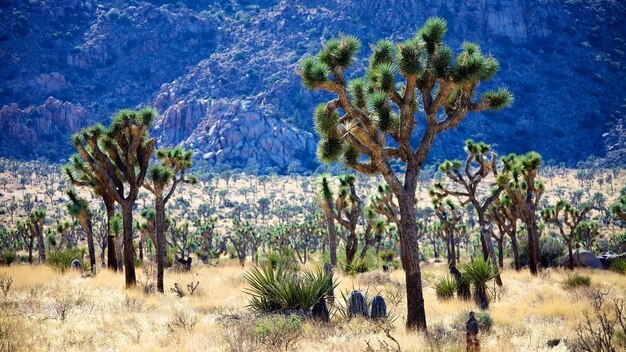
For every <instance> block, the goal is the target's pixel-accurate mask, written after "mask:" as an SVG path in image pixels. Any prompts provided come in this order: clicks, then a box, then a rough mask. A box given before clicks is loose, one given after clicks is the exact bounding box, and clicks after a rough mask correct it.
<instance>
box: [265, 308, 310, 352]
mask: <svg viewBox="0 0 626 352" xmlns="http://www.w3.org/2000/svg"><path fill="white" fill-rule="evenodd" d="M253 331H254V335H255V336H256V337H257V339H258V341H259V342H260V343H261V344H262V345H264V346H265V347H267V349H268V350H270V351H278V350H284V351H290V350H293V348H294V347H295V345H296V344H297V343H298V341H299V340H300V339H302V335H303V332H304V328H303V326H302V321H301V319H300V317H299V316H297V315H295V314H292V315H289V316H283V315H270V316H267V317H264V318H261V319H258V320H257V321H256V322H255V324H254V329H253Z"/></svg>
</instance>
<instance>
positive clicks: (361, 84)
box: [348, 78, 367, 109]
mask: <svg viewBox="0 0 626 352" xmlns="http://www.w3.org/2000/svg"><path fill="white" fill-rule="evenodd" d="M366 85H367V83H366V81H365V80H364V79H363V78H356V79H353V80H351V81H350V83H348V92H349V93H350V95H351V96H352V103H353V104H354V106H356V107H357V108H359V109H363V108H365V106H366V104H367V87H366Z"/></svg>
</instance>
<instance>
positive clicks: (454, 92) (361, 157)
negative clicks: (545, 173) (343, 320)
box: [299, 18, 513, 330]
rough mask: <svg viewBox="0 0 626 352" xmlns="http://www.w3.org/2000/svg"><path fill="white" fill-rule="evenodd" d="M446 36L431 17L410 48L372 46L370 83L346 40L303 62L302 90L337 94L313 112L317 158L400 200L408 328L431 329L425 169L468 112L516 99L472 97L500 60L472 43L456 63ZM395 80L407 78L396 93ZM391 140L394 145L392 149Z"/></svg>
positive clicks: (352, 42)
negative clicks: (422, 211)
mask: <svg viewBox="0 0 626 352" xmlns="http://www.w3.org/2000/svg"><path fill="white" fill-rule="evenodd" d="M446 31H447V23H446V21H445V20H443V19H441V18H430V19H429V20H428V21H427V22H426V24H425V25H424V26H423V27H422V28H420V29H419V30H418V31H417V33H416V35H415V36H414V37H413V38H411V39H409V40H407V41H405V42H402V43H399V44H398V45H394V44H393V43H392V42H390V41H387V40H381V41H379V42H378V44H377V45H376V46H372V50H373V53H372V55H371V57H370V60H369V67H368V70H367V72H366V75H365V77H364V78H357V79H354V80H352V81H350V82H347V80H346V75H345V71H346V69H347V68H348V67H350V66H351V64H352V63H353V61H354V58H355V57H356V55H357V53H358V52H359V49H360V46H361V43H360V41H359V40H358V39H357V38H355V37H352V36H343V35H342V36H340V38H339V39H332V40H329V41H327V42H326V43H325V44H324V47H323V49H322V50H321V51H320V53H319V54H318V55H317V56H316V57H307V58H305V59H304V60H303V61H302V62H301V64H300V67H301V70H300V72H299V74H300V75H301V76H302V82H303V84H304V86H305V87H307V88H309V89H322V90H326V91H329V92H331V93H335V94H336V95H337V99H334V100H332V101H330V102H328V103H326V104H321V105H319V106H318V107H317V108H316V109H315V114H314V122H315V129H316V131H317V133H318V134H319V135H320V137H321V140H320V142H319V144H318V153H317V154H318V158H319V159H320V160H321V161H323V162H326V163H330V162H334V161H336V160H338V159H341V160H342V161H343V162H344V164H345V165H346V166H348V167H350V168H352V169H354V170H356V171H358V172H360V173H363V174H367V175H374V174H380V175H382V176H383V178H384V179H385V181H386V182H387V184H388V185H389V186H390V187H391V190H392V191H393V193H394V195H395V196H396V198H397V200H398V205H399V208H400V219H399V223H398V224H399V226H398V230H399V235H400V248H401V249H402V251H401V259H402V264H403V268H404V270H405V275H406V284H407V297H411V299H410V300H409V301H408V305H407V309H408V314H407V327H408V328H412V329H413V328H417V329H420V330H426V314H425V311H424V298H423V293H422V279H421V272H420V268H419V243H418V239H417V236H416V233H417V223H416V216H415V203H414V199H415V194H416V188H417V181H418V177H419V174H420V170H421V168H422V166H423V164H424V162H425V160H426V157H427V156H428V153H429V151H430V149H431V147H432V145H433V142H434V140H435V138H436V137H437V136H438V135H439V134H440V133H442V132H444V131H446V130H448V129H450V128H453V127H455V126H457V125H458V124H459V123H460V122H461V120H463V118H464V117H465V116H466V114H467V113H468V112H478V111H482V110H488V109H493V110H497V109H501V108H503V107H507V106H509V105H511V102H512V100H513V97H512V94H511V93H510V92H509V91H508V90H507V89H502V88H501V89H499V90H498V91H487V92H485V93H483V94H482V96H480V97H475V95H476V87H477V86H478V84H479V83H480V82H481V81H488V80H490V79H491V78H492V77H493V75H494V74H495V73H496V72H497V71H498V68H499V64H498V61H497V60H496V59H495V58H493V57H492V56H490V55H485V54H483V53H482V52H481V50H480V47H479V46H478V45H477V44H474V43H469V42H465V43H464V44H463V48H462V51H461V53H459V55H458V56H457V57H456V59H454V58H453V52H452V50H451V49H450V48H449V47H447V46H446V45H445V44H443V42H442V40H443V37H444V35H445V33H446ZM398 75H399V76H401V77H402V79H403V80H404V84H403V85H401V87H400V89H399V90H398V89H397V85H396V78H397V77H398ZM418 98H421V102H420V103H418ZM392 105H395V108H392ZM418 107H420V109H419V114H420V115H424V117H425V128H424V129H423V131H424V132H423V134H422V136H421V139H419V142H417V146H416V145H415V144H414V143H412V142H414V141H416V140H417V139H416V138H413V137H414V136H413V132H414V127H415V125H416V122H417V114H418ZM339 111H341V112H343V115H342V116H340V115H339ZM440 112H441V115H442V118H439V117H438V116H439V115H440ZM388 137H391V138H393V140H394V142H393V143H387V142H386V140H387V138H388ZM393 159H399V160H401V162H403V163H404V170H405V171H404V177H403V178H402V177H400V175H398V174H397V173H396V172H395V171H394V170H393V169H392V168H391V164H390V162H391V161H392V160H393Z"/></svg>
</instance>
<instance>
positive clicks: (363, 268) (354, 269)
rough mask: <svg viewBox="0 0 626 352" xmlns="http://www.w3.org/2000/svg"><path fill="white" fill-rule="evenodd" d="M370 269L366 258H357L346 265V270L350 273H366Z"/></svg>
mask: <svg viewBox="0 0 626 352" xmlns="http://www.w3.org/2000/svg"><path fill="white" fill-rule="evenodd" d="M369 270H370V267H369V264H368V262H367V261H366V260H365V259H360V258H357V259H355V260H354V261H352V264H348V265H346V268H345V271H346V273H347V274H349V275H356V274H361V273H366V272H368V271H369Z"/></svg>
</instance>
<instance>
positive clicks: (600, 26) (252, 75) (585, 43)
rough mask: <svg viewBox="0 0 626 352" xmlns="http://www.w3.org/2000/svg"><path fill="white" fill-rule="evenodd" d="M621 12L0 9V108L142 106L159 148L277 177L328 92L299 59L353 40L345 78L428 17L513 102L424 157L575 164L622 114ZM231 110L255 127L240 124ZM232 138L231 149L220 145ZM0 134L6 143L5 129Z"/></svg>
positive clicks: (307, 151) (305, 146)
mask: <svg viewBox="0 0 626 352" xmlns="http://www.w3.org/2000/svg"><path fill="white" fill-rule="evenodd" d="M625 7H626V6H625V5H624V4H623V3H622V2H619V1H610V0H597V1H593V2H582V1H564V0H514V1H489V0H469V1H457V0H450V1H440V0H428V1H409V0H362V1H356V0H354V1H343V0H330V1H329V0H326V1H319V0H310V1H272V0H266V1H255V2H250V1H246V0H237V1H229V2H214V1H208V0H195V1H188V2H185V5H181V3H177V4H173V3H169V2H167V1H150V2H145V1H143V2H130V1H129V2H126V1H116V2H91V1H79V0H74V1H60V0H57V1H46V2H45V3H44V2H42V3H41V4H39V6H34V5H33V4H32V3H31V2H28V1H23V2H20V1H17V2H1V3H0V20H2V21H4V23H7V25H6V26H3V27H2V28H1V29H0V79H2V82H3V84H2V87H1V90H0V104H6V105H10V104H11V103H16V102H17V103H19V105H20V106H31V105H34V106H36V105H39V104H41V102H42V101H44V100H45V99H46V98H47V97H48V96H50V95H52V96H54V97H56V98H58V99H60V100H63V101H68V102H71V103H72V104H80V105H81V106H83V107H84V108H85V111H86V114H87V115H88V116H89V117H91V118H92V119H93V120H97V121H104V120H106V119H107V118H108V117H109V116H110V115H111V114H112V113H113V112H114V111H115V110H117V109H119V108H122V107H134V106H142V105H153V106H155V107H156V108H157V109H158V111H159V112H160V113H161V114H162V115H161V117H160V118H159V120H158V121H157V124H156V126H155V130H154V134H155V135H156V136H157V138H158V139H159V140H160V141H161V143H162V144H163V145H176V144H184V145H186V146H189V147H192V148H194V149H195V150H196V151H197V152H198V153H197V156H198V157H199V158H200V157H204V158H205V160H207V161H209V162H212V163H225V164H229V165H233V166H235V165H236V166H240V167H245V166H249V165H250V164H251V163H255V162H256V163H258V164H260V166H262V167H267V166H279V167H284V165H285V163H287V162H288V160H289V158H295V159H296V160H298V161H300V163H301V164H302V165H308V166H309V167H314V162H312V161H313V160H314V158H315V157H314V146H313V145H314V143H315V137H314V136H313V135H312V134H311V132H312V131H313V129H312V122H311V113H312V110H313V108H314V107H315V105H317V104H318V103H320V102H323V101H325V100H328V99H329V98H331V97H330V96H329V95H326V94H323V93H318V92H309V91H305V90H304V89H303V88H302V87H301V84H300V79H299V77H298V76H297V75H296V74H295V73H294V70H295V69H296V68H297V63H298V61H299V60H300V59H301V58H302V57H303V56H305V55H308V54H313V53H315V52H317V51H318V50H319V49H320V47H321V42H322V41H323V40H324V39H328V38H330V37H332V36H335V35H336V34H337V33H339V32H342V33H349V34H354V35H356V36H358V37H359V38H361V39H362V41H363V42H364V44H365V45H364V48H363V50H362V53H361V55H360V57H359V60H358V61H357V63H356V64H355V67H354V69H352V70H351V71H350V73H351V75H352V76H353V77H354V76H359V75H362V74H363V71H364V68H365V67H366V65H367V62H366V58H367V56H368V55H369V49H368V44H369V43H375V42H376V41H377V40H379V39H381V38H390V39H393V40H404V39H407V38H409V37H411V36H412V35H413V34H414V32H415V30H416V29H417V28H418V27H419V26H420V25H422V24H423V22H424V21H425V20H426V18H428V17H430V16H441V17H444V18H446V19H448V23H449V31H448V36H447V43H448V44H449V45H450V46H451V47H452V48H453V49H455V50H458V49H459V48H460V46H461V44H462V42H463V41H464V40H469V41H475V42H477V43H480V44H481V46H482V47H483V50H485V51H487V52H490V53H493V55H494V56H496V57H497V58H498V59H499V60H500V62H501V72H500V73H499V74H498V75H497V77H496V79H495V80H494V81H493V82H490V83H488V84H486V85H485V87H481V89H490V88H493V87H496V86H498V85H507V86H509V87H510V88H511V90H512V91H513V92H514V94H515V95H516V101H515V104H514V106H513V108H511V109H507V110H505V111H502V112H499V113H496V114H492V113H485V114H480V115H476V116H470V117H469V118H468V119H467V120H466V121H464V122H463V123H462V124H461V125H460V126H459V127H458V128H457V129H456V130H455V131H452V132H450V133H447V134H446V135H444V136H442V138H441V139H439V140H438V141H437V144H436V145H435V147H434V149H433V158H435V159H436V158H444V157H455V156H457V155H459V154H461V153H462V147H461V140H463V139H464V138H468V137H472V138H475V139H479V140H484V141H486V142H489V143H495V144H498V145H499V146H498V149H499V151H500V153H508V152H525V151H527V150H530V149H536V150H538V151H539V152H541V153H542V154H544V156H545V158H546V159H555V160H558V161H566V162H570V163H574V162H575V161H577V160H580V159H583V158H586V157H587V156H589V155H600V156H604V155H606V152H607V147H606V145H605V144H604V143H603V135H604V134H605V133H608V132H609V131H611V129H613V130H614V129H615V126H617V124H618V121H619V120H620V118H623V116H624V112H623V108H622V107H621V104H622V101H623V100H624V98H625V97H624V88H623V85H622V84H621V82H623V80H624V78H626V77H625V76H626V74H625V73H624V70H623V66H624V65H626V60H625V59H624V51H626V48H625V47H624V40H626V38H623V37H624V33H623V22H624V19H626V10H625ZM35 24H37V25H35ZM34 53H36V54H34ZM9 67H10V68H11V69H9ZM244 116H258V119H257V118H256V117H255V118H254V119H252V120H253V121H261V122H254V123H257V124H258V125H255V126H254V127H251V128H249V127H248V126H246V124H250V123H252V122H249V120H248V118H247V117H244ZM232 119H237V122H235V123H233V121H232ZM261 125H262V126H263V128H262V130H263V133H264V134H268V133H269V131H272V135H271V136H272V137H271V138H274V140H272V142H271V146H270V142H268V141H265V142H263V140H264V138H263V137H262V136H256V135H254V134H253V135H251V136H248V135H247V134H246V133H248V132H247V131H246V132H244V131H243V130H246V129H249V130H256V129H261V127H257V126H261ZM213 127H214V128H213ZM70 130H72V128H69V127H68V128H66V129H65V131H70ZM33 131H34V133H35V135H36V136H39V135H45V134H43V133H41V132H40V131H37V130H33ZM211 131H212V132H211ZM229 131H231V132H229ZM232 131H236V133H235V132H232ZM274 131H292V133H293V134H294V135H295V136H298V137H304V136H305V137H304V139H301V138H295V139H294V138H291V137H289V134H290V133H291V132H284V133H283V132H281V133H275V132H274ZM238 133H239V134H241V135H242V137H241V138H242V139H243V141H245V143H244V144H242V145H239V146H238V144H239V142H240V141H235V139H236V138H235V137H228V136H231V135H233V136H235V135H237V134H238ZM268 136H269V135H268ZM281 136H282V137H281ZM417 137H419V136H417ZM0 138H2V140H3V141H4V140H12V138H16V137H15V134H8V133H7V132H6V131H4V130H3V131H0ZM64 138H65V139H64ZM66 138H69V136H59V137H58V140H59V141H63V140H66ZM229 138H231V140H229ZM232 138H235V139H232ZM268 138H269V137H268ZM271 138H270V139H271ZM281 138H282V139H281ZM222 140H226V141H227V143H224V142H222ZM284 141H288V143H295V144H294V145H295V149H294V150H296V152H295V154H289V152H290V151H291V150H292V149H290V148H284V147H283V148H279V147H278V146H279V145H281V143H283V142H284ZM263 143H264V144H263ZM9 144H10V143H9ZM264 145H265V147H264ZM275 145H276V146H275ZM228 148H230V149H228ZM613 149H615V148H613ZM618 149H619V148H618ZM220 151H221V152H220ZM251 151H253V152H251ZM2 153H4V155H9V154H7V152H5V151H2ZM211 153H212V154H211ZM218 153H219V156H217V155H218ZM279 153H282V155H280V156H277V155H276V154H279ZM29 155H31V156H35V155H38V154H37V152H35V154H32V153H31V154H29ZM17 156H28V155H27V154H22V153H20V152H18V153H17ZM63 156H66V155H61V154H60V155H59V157H63Z"/></svg>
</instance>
